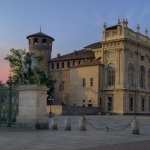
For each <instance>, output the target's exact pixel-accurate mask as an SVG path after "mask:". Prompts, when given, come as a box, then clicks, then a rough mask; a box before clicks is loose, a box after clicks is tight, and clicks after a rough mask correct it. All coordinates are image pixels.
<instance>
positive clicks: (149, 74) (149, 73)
mask: <svg viewBox="0 0 150 150" xmlns="http://www.w3.org/2000/svg"><path fill="white" fill-rule="evenodd" d="M147 77H148V88H149V89H150V69H149V70H148V76H147Z"/></svg>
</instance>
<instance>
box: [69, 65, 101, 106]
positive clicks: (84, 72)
mask: <svg viewBox="0 0 150 150" xmlns="http://www.w3.org/2000/svg"><path fill="white" fill-rule="evenodd" d="M99 79H100V66H99V65H96V66H87V67H79V68H71V69H70V104H71V105H74V104H75V105H78V106H88V105H89V104H91V105H92V106H95V107H97V106H99V86H100V80H99ZM83 80H85V86H83ZM90 80H93V86H91V84H90Z"/></svg>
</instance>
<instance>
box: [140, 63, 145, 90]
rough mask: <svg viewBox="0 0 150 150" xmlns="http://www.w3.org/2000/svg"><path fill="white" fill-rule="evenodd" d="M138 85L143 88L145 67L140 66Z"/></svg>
mask: <svg viewBox="0 0 150 150" xmlns="http://www.w3.org/2000/svg"><path fill="white" fill-rule="evenodd" d="M140 87H141V88H145V67H144V66H141V67H140Z"/></svg>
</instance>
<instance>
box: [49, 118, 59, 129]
mask: <svg viewBox="0 0 150 150" xmlns="http://www.w3.org/2000/svg"><path fill="white" fill-rule="evenodd" d="M51 129H52V130H58V125H57V120H56V118H51Z"/></svg>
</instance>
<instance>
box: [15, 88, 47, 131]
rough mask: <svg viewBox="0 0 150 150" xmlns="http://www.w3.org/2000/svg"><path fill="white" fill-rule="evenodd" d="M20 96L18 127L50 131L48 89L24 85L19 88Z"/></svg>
mask: <svg viewBox="0 0 150 150" xmlns="http://www.w3.org/2000/svg"><path fill="white" fill-rule="evenodd" d="M18 94H19V112H18V116H17V125H18V126H19V127H23V128H32V129H48V114H47V110H46V98H47V88H46V87H45V86H39V85H23V86H19V87H18Z"/></svg>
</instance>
